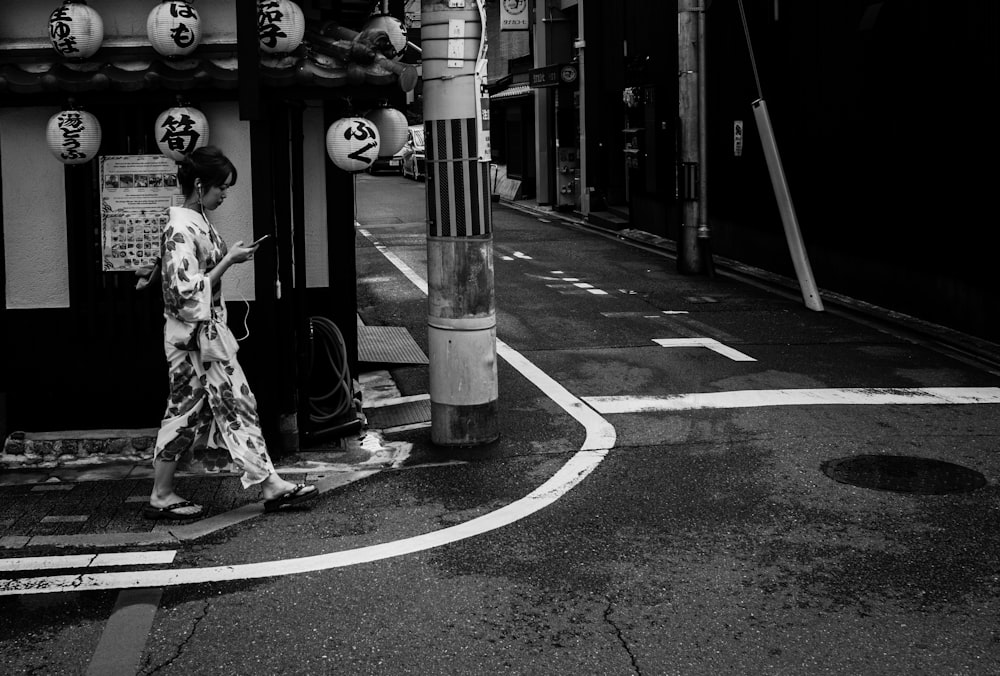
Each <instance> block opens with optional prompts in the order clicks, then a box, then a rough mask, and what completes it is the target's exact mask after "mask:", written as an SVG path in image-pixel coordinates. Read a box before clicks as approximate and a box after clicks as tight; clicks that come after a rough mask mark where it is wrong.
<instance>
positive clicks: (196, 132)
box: [154, 106, 208, 162]
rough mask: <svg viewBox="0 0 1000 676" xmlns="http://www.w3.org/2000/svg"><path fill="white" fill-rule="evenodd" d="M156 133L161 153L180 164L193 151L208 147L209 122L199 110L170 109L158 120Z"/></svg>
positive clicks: (184, 107)
mask: <svg viewBox="0 0 1000 676" xmlns="http://www.w3.org/2000/svg"><path fill="white" fill-rule="evenodd" d="M154 133H155V134H156V145H157V146H159V148H160V152H161V153H163V154H164V155H166V156H167V157H169V158H170V159H172V160H174V161H175V162H180V161H181V160H182V159H184V156H185V155H187V154H188V153H190V152H191V151H192V150H196V149H198V148H201V147H202V146H205V145H208V120H207V119H206V118H205V114H204V113H202V112H201V111H200V110H198V109H197V108H192V107H190V106H178V107H176V108H168V109H167V110H165V111H163V112H162V113H160V116H159V117H157V118H156V129H155V131H154Z"/></svg>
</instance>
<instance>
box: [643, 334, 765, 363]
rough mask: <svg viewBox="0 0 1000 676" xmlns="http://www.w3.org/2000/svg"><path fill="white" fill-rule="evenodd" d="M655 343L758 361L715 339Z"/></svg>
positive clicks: (664, 339)
mask: <svg viewBox="0 0 1000 676" xmlns="http://www.w3.org/2000/svg"><path fill="white" fill-rule="evenodd" d="M653 342H654V343H656V344H657V345H660V346H661V347H704V348H708V349H709V350H711V351H712V352H716V353H718V354H721V355H722V356H723V357H728V358H729V359H732V360H733V361H757V360H756V359H754V358H753V357H751V356H749V355H746V354H743V353H742V352H740V351H739V350H734V349H733V348H731V347H729V346H728V345H723V344H722V343H720V342H719V341H717V340H715V339H713V338H654V339H653Z"/></svg>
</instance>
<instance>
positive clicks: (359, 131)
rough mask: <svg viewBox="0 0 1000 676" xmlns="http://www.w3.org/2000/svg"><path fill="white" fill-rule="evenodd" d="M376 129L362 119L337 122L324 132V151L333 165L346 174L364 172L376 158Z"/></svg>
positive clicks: (345, 119)
mask: <svg viewBox="0 0 1000 676" xmlns="http://www.w3.org/2000/svg"><path fill="white" fill-rule="evenodd" d="M380 144H381V141H380V139H379V133H378V129H377V128H376V127H375V125H374V124H373V123H372V122H371V120H368V119H365V118H363V117H345V118H341V119H339V120H337V121H336V122H334V123H333V124H332V125H330V129H329V130H327V132H326V151H327V154H329V156H330V159H331V160H333V163H334V164H335V165H337V166H338V167H340V168H341V169H343V170H344V171H348V172H352V173H354V172H358V171H364V170H365V169H367V168H368V167H369V166H371V163H372V162H374V161H375V158H376V157H378V152H379V146H380Z"/></svg>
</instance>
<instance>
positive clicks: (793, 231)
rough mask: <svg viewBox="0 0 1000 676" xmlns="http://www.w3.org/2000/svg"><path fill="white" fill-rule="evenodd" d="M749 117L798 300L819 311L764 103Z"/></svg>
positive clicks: (819, 302) (755, 104)
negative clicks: (785, 242)
mask: <svg viewBox="0 0 1000 676" xmlns="http://www.w3.org/2000/svg"><path fill="white" fill-rule="evenodd" d="M753 115H754V118H756V120H757V130H758V131H759V132H760V142H761V145H762V146H763V148H764V157H765V159H766V160H767V170H768V171H769V172H770V174H771V185H772V186H774V197H775V199H777V201H778V210H779V211H780V212H781V223H782V225H784V226H785V239H786V240H788V250H789V251H790V252H791V254H792V265H794V266H795V274H796V276H797V277H798V278H799V287H800V288H801V289H802V299H803V300H805V303H806V307H807V308H809V309H810V310H816V311H817V312H822V311H823V300H822V299H821V298H820V297H819V290H818V289H817V288H816V282H815V280H814V279H813V275H812V268H811V267H810V265H809V255H808V254H807V253H806V247H805V244H804V243H803V242H802V233H801V231H800V230H799V221H798V219H797V218H796V217H795V207H794V206H793V205H792V194H791V192H790V191H789V189H788V181H787V180H786V179H785V170H784V168H782V166H781V155H780V154H779V153H778V144H777V142H776V141H775V140H774V129H773V128H772V127H771V116H770V115H768V114H767V104H765V103H764V99H757V100H756V101H754V102H753Z"/></svg>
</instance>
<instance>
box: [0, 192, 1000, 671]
mask: <svg viewBox="0 0 1000 676" xmlns="http://www.w3.org/2000/svg"><path fill="white" fill-rule="evenodd" d="M358 188H359V197H358V205H359V206H358V214H357V218H358V221H359V222H360V227H361V229H362V231H363V232H359V235H358V238H357V246H358V249H357V255H358V270H359V277H358V293H359V313H360V314H361V315H362V317H363V319H364V320H365V322H366V323H367V324H369V325H385V326H406V327H408V328H409V329H410V332H411V333H412V335H413V336H414V338H415V339H416V340H417V342H418V343H419V344H420V345H421V346H422V347H423V348H424V350H425V351H426V350H427V345H426V332H425V330H424V328H423V327H425V326H426V304H425V296H424V294H423V293H422V292H421V291H420V289H419V288H418V287H417V286H416V285H415V284H414V283H413V281H412V279H410V278H408V277H407V276H406V274H404V272H405V270H406V269H408V270H410V271H412V272H413V273H415V274H416V275H417V276H418V277H419V276H424V278H426V277H425V266H426V264H425V259H426V250H425V248H424V229H425V228H424V223H423V218H424V216H423V201H422V200H423V184H422V183H415V182H413V181H408V180H405V179H401V178H397V177H391V176H380V177H369V176H359V177H358ZM546 220H548V221H552V222H545V221H546ZM494 228H495V237H494V240H495V241H494V248H495V288H496V296H497V307H498V337H499V339H500V341H501V342H502V350H504V351H505V354H506V356H505V357H504V358H503V359H501V360H500V361H499V378H500V429H501V431H502V433H501V438H500V440H499V441H497V442H496V443H494V444H490V445H489V446H486V447H483V448H477V449H471V450H466V451H445V450H443V449H438V448H434V447H433V446H431V445H430V443H429V431H428V430H427V429H426V428H422V429H415V430H410V431H407V432H402V433H399V434H398V435H396V436H395V437H394V440H395V441H398V442H400V443H402V442H409V443H412V444H413V452H412V454H411V456H410V460H409V461H408V462H407V464H406V465H405V466H403V467H402V468H400V469H398V470H395V471H388V472H382V473H379V474H377V475H375V476H372V477H370V478H368V479H365V480H362V481H359V482H355V483H352V484H350V485H348V486H345V487H344V488H342V489H339V490H337V491H331V492H330V493H328V494H324V495H323V496H322V497H321V498H320V499H319V500H318V501H317V504H316V505H315V507H314V508H313V509H312V510H310V511H308V512H298V513H289V514H281V515H275V516H268V517H266V518H265V517H262V518H259V519H253V520H250V521H247V522H245V523H243V524H240V525H238V526H234V527H232V528H230V529H228V530H226V531H223V532H220V533H217V534H215V535H212V536H210V537H208V538H205V539H202V540H199V541H197V542H195V543H192V544H191V545H187V546H185V547H183V548H182V549H179V550H178V551H177V552H176V555H175V557H174V558H173V560H172V562H171V563H170V564H169V565H157V566H154V567H155V568H156V569H157V570H167V571H173V572H175V573H176V574H177V575H178V576H179V577H178V580H180V581H175V582H171V583H170V584H166V585H161V584H152V583H150V584H145V583H143V582H142V580H143V579H146V580H152V579H153V578H151V577H148V578H144V577H143V576H144V575H146V574H147V573H146V572H144V571H145V569H143V568H141V567H135V571H136V572H135V573H134V575H133V578H134V579H135V580H139V582H137V583H135V584H132V585H125V584H122V585H121V587H119V588H108V589H107V590H103V591H69V592H60V593H49V594H30V593H25V594H20V595H14V596H0V613H2V615H0V617H2V619H0V664H2V665H4V666H3V668H2V670H3V671H4V672H5V673H11V674H15V673H17V674H19V673H46V674H80V673H88V668H90V670H91V671H90V673H143V674H185V675H187V674H209V673H211V674H387V675H394V674H421V675H431V674H485V673H490V674H493V673H509V674H729V673H731V674H991V673H1000V629H998V626H997V622H996V618H997V617H998V614H1000V601H998V598H1000V594H998V592H1000V570H998V564H997V562H998V561H1000V555H998V554H1000V534H998V530H997V528H996V524H997V523H998V521H1000V520H998V517H1000V506H998V505H1000V502H998V490H997V480H998V478H1000V457H998V455H997V453H996V448H997V438H998V434H1000V424H998V422H997V421H998V416H997V406H998V404H997V403H995V402H996V396H997V392H998V391H997V388H998V387H1000V377H998V376H996V375H995V374H993V373H990V372H989V369H987V368H985V367H984V368H976V367H975V366H974V365H972V364H969V363H967V362H963V361H958V360H956V359H954V358H952V357H949V356H947V355H943V354H940V353H938V352H935V351H932V350H930V349H928V348H926V347H924V346H921V345H919V344H914V343H912V342H910V341H908V340H905V339H903V338H900V337H898V336H897V335H896V334H895V332H894V330H893V328H892V327H891V326H885V327H881V328H878V327H872V326H868V325H861V324H857V323H853V322H851V321H850V320H848V319H845V318H843V317H840V316H837V315H835V314H833V313H816V312H812V311H809V310H807V309H805V308H804V307H803V306H802V303H801V300H796V299H795V298H788V297H786V296H783V295H777V294H774V293H771V292H768V291H766V290H762V289H760V288H757V287H754V286H750V285H747V284H744V283H741V282H738V281H734V280H732V279H729V278H726V277H721V276H720V277H716V278H715V279H711V280H710V279H708V278H705V277H686V276H681V275H679V274H677V273H676V272H675V265H674V262H673V261H672V260H671V259H669V258H666V257H664V256H661V255H658V254H656V253H654V252H650V251H645V250H639V249H636V248H634V247H630V246H628V245H626V244H624V243H622V242H619V241H615V240H614V239H609V238H607V237H603V236H600V235H598V234H595V233H592V232H588V231H586V230H584V229H580V228H576V227H573V226H571V225H567V224H562V223H558V222H555V221H554V219H541V220H540V219H539V218H538V217H536V216H533V215H531V214H528V213H524V212H521V211H518V210H514V209H511V208H508V207H505V206H500V205H497V206H495V209H494ZM376 244H377V245H378V247H384V250H387V251H388V252H390V253H391V254H392V257H393V259H394V260H390V259H389V258H387V257H386V256H385V255H384V253H383V251H381V250H380V249H379V248H377V247H376ZM401 266H402V267H401ZM818 282H819V284H820V287H822V280H818ZM656 341H661V342H656ZM515 357H516V358H515ZM519 360H520V361H519ZM524 363H528V364H530V365H533V366H534V367H535V368H536V369H537V371H531V370H528V369H526V367H525V366H524ZM393 376H394V377H395V379H396V381H397V384H398V386H399V388H400V390H401V392H402V394H404V395H419V394H424V393H426V392H427V369H426V367H402V368H399V369H395V370H394V372H393ZM543 376H544V377H543ZM560 388H561V389H560ZM932 388H933V389H932ZM941 388H947V390H944V389H941ZM789 392H792V394H794V395H796V396H799V395H802V393H808V395H809V397H811V399H809V400H808V402H807V403H803V402H802V401H800V400H797V399H794V398H793V399H788V397H789V396H791V395H789V394H788V393H789ZM695 394H697V395H700V396H698V397H695V396H693V395H695ZM706 394H713V395H714V394H718V395H719V396H715V397H706V396H704V395H706ZM722 395H724V396H722ZM560 397H563V398H562V399H560ZM565 397H569V399H566V398H565ZM948 397H952V399H948ZM640 398H641V399H640ZM567 401H569V402H570V403H572V402H574V401H575V402H582V405H581V407H580V408H581V409H585V410H586V412H587V413H586V414H587V415H588V416H590V420H594V419H596V420H603V421H605V422H607V423H608V424H609V425H610V426H611V427H612V428H613V435H612V440H613V443H612V444H609V446H610V447H609V448H608V449H600V448H599V446H600V444H597V445H596V446H595V449H594V450H593V453H592V454H591V455H586V453H588V451H586V450H583V449H586V448H587V446H588V444H589V443H592V437H590V436H588V434H589V432H591V431H592V430H590V429H588V427H587V426H586V425H584V424H581V419H580V418H578V417H574V415H572V414H571V413H570V410H568V409H567ZM932 401H933V402H935V403H934V404H932V403H930V402H932ZM943 401H955V402H963V403H951V404H948V403H941V402H943ZM605 451H606V452H605ZM866 455H871V456H877V457H878V458H885V457H888V456H904V457H905V458H909V459H934V460H942V461H946V462H949V463H954V464H956V465H958V466H960V467H964V468H967V469H969V470H972V471H973V472H975V473H978V475H981V477H982V479H983V480H984V481H985V485H983V486H981V487H979V488H977V489H975V490H968V491H959V492H952V493H943V494H928V493H926V491H927V490H931V489H934V488H935V487H938V488H939V487H940V486H941V485H948V486H951V487H954V486H953V485H952V484H948V483H947V480H948V479H949V477H952V474H949V473H948V472H940V471H937V472H932V473H930V474H929V475H921V474H919V473H918V472H917V470H918V469H919V465H912V466H910V465H907V466H905V467H904V468H903V469H902V470H900V469H898V468H896V469H894V470H893V471H892V472H888V473H887V472H886V471H883V472H881V473H878V472H876V473H874V474H872V473H870V472H869V473H867V474H862V475H861V476H863V477H864V478H867V479H868V480H874V481H880V480H882V481H885V482H888V484H889V485H891V486H893V487H895V488H907V489H908V491H907V492H902V491H899V490H874V489H871V488H864V487H859V486H855V485H851V484H847V483H841V482H839V481H835V480H833V479H831V478H830V477H828V476H827V475H826V474H825V473H824V472H823V471H822V467H823V464H824V463H828V462H830V461H835V460H838V459H843V458H856V457H861V456H866ZM581 458H584V460H586V461H589V462H590V464H589V465H588V466H587V472H589V473H583V472H581V475H580V476H579V477H577V479H578V480H575V481H567V482H562V483H559V486H560V487H561V489H560V490H558V491H553V492H551V494H550V495H549V497H550V498H551V499H550V500H549V501H548V502H546V503H545V504H544V506H543V507H541V508H540V509H538V510H537V511H531V510H525V513H524V514H523V515H521V514H520V513H518V515H517V518H514V519H513V520H511V521H510V522H509V523H506V524H504V525H501V526H500V527H496V528H493V529H489V530H487V529H486V528H485V527H482V528H470V531H474V532H471V533H470V536H469V537H455V538H454V539H453V540H452V541H450V542H448V543H446V544H440V545H434V546H428V547H425V548H417V549H414V550H413V551H410V552H406V553H401V554H398V555H397V554H395V552H394V551H393V544H392V543H396V542H400V541H403V542H405V541H407V540H409V539H412V538H414V537H415V536H420V535H421V534H425V533H433V532H438V531H446V532H460V531H461V528H462V527H463V526H466V525H468V524H482V523H486V524H489V523H492V522H491V521H490V520H491V519H495V518H497V517H496V516H495V515H496V514H498V513H503V510H504V509H505V508H508V507H509V506H511V505H514V506H517V505H523V504H524V503H525V496H528V495H530V494H532V492H533V491H536V489H538V487H539V486H542V485H543V484H545V482H546V481H550V480H552V479H553V477H559V476H561V475H560V472H561V471H563V472H565V471H566V470H565V468H566V467H567V463H572V462H577V461H580V459H581ZM570 467H572V465H570ZM956 472H957V470H956ZM890 474H891V476H890ZM954 476H961V475H958V474H957V473H956V474H954ZM917 491H925V492H917ZM448 529H452V530H448ZM380 545H382V546H384V547H385V549H384V550H378V551H380V552H382V553H384V554H385V556H381V555H380V556H373V557H371V560H368V561H364V562H357V563H351V562H346V563H345V562H344V561H340V562H339V563H338V562H337V560H334V559H329V560H328V559H324V558H323V557H324V556H327V555H330V554H336V553H338V552H350V551H356V550H357V551H371V550H370V549H368V548H372V547H378V546H380ZM59 553H60V554H67V553H68V552H59ZM8 555H9V553H8V554H4V556H8ZM22 555H23V554H22ZM304 557H316V558H315V559H309V561H315V562H318V563H317V564H316V566H315V567H316V569H315V570H311V571H310V572H300V573H293V574H283V572H287V571H290V570H292V569H293V568H294V566H295V565H300V564H301V562H302V561H303V560H304ZM282 561H288V563H286V564H282V563H280V562H282ZM330 561H332V563H330V565H326V564H327V563H329V562H330ZM267 562H278V563H274V564H273V566H271V567H268V568H267V569H266V570H268V571H270V573H269V574H268V575H267V576H264V577H255V578H253V579H244V578H245V577H250V576H249V574H248V575H246V576H243V575H242V573H241V572H240V571H249V570H251V568H249V567H248V566H250V565H251V564H255V563H257V564H264V563H267ZM292 562H299V563H292ZM282 566H284V567H285V570H284V571H283V568H282ZM147 568H149V567H147ZM206 569H213V570H220V571H230V572H232V577H231V578H219V579H227V580H228V581H221V582H210V583H204V582H197V581H195V582H190V583H186V582H184V579H185V578H184V574H183V573H180V572H177V571H199V570H201V571H203V570H206ZM98 572H100V571H98ZM43 574H45V573H41V572H38V571H35V572H32V571H27V572H24V573H20V574H19V575H43ZM191 579H196V578H195V577H192V578H191ZM126 587H127V588H126ZM147 587H148V589H147ZM121 589H124V591H121ZM116 604H118V605H117V606H116ZM130 613H131V614H130ZM102 637H103V640H102ZM133 665H135V666H133ZM98 666H100V670H98Z"/></svg>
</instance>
